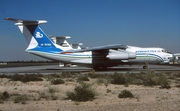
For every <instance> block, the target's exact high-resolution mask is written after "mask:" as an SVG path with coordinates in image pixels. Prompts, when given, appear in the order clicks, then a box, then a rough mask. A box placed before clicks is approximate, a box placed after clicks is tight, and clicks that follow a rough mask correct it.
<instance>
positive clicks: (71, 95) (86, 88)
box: [66, 83, 95, 102]
mask: <svg viewBox="0 0 180 111" xmlns="http://www.w3.org/2000/svg"><path fill="white" fill-rule="evenodd" d="M66 95H67V99H70V100H73V101H80V102H81V101H82V102H85V101H92V100H93V99H95V91H94V90H93V89H92V88H91V86H90V85H89V84H86V83H80V85H79V86H76V87H75V88H74V92H67V93H66Z"/></svg>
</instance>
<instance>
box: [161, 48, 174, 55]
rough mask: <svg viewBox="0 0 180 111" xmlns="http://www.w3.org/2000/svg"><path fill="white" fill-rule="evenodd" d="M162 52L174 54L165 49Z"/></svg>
mask: <svg viewBox="0 0 180 111" xmlns="http://www.w3.org/2000/svg"><path fill="white" fill-rule="evenodd" d="M162 52H164V53H170V54H172V53H171V52H169V51H167V50H165V49H163V50H162Z"/></svg>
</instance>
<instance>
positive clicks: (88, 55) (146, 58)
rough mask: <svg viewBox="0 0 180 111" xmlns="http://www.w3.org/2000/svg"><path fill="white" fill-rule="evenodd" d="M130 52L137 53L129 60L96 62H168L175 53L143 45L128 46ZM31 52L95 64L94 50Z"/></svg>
mask: <svg viewBox="0 0 180 111" xmlns="http://www.w3.org/2000/svg"><path fill="white" fill-rule="evenodd" d="M126 51H128V52H134V53H135V54H136V58H135V59H128V60H118V59H117V60H110V59H108V58H105V59H103V60H102V59H97V60H96V63H99V64H105V65H106V66H115V65H121V64H122V65H123V64H129V65H131V64H144V63H146V62H147V63H149V64H166V63H169V62H170V61H171V58H173V55H172V54H171V53H168V52H167V51H166V50H165V49H163V48H141V47H133V46H128V48H127V49H126ZM28 52H29V53H32V54H35V55H38V56H41V57H44V58H47V59H51V60H56V61H60V62H64V63H72V64H79V65H85V66H92V65H93V58H94V57H92V51H88V52H79V53H65V54H61V53H57V54H52V53H46V52H40V51H28Z"/></svg>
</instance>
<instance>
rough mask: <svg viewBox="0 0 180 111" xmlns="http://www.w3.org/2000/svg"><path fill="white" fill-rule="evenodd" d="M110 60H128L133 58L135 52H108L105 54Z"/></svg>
mask: <svg viewBox="0 0 180 111" xmlns="http://www.w3.org/2000/svg"><path fill="white" fill-rule="evenodd" d="M106 57H107V58H109V59H110V60H128V59H135V58H136V54H135V53H133V52H118V53H117V52H116V53H109V55H107V56H106Z"/></svg>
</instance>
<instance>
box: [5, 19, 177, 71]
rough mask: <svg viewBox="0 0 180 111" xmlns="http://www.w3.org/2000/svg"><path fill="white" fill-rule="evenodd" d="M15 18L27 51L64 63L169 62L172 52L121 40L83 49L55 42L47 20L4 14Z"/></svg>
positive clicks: (96, 65)
mask: <svg viewBox="0 0 180 111" xmlns="http://www.w3.org/2000/svg"><path fill="white" fill-rule="evenodd" d="M5 20H10V21H13V22H15V25H17V26H18V27H19V29H20V31H21V33H22V34H23V35H24V37H25V38H26V39H27V41H28V42H29V46H28V48H27V49H26V52H28V53H30V54H34V55H37V56H40V57H43V58H46V59H49V60H55V61H59V62H62V63H66V64H76V65H82V66H87V67H92V68H93V69H94V70H100V69H107V67H113V66H118V65H133V64H144V66H143V68H147V65H145V64H147V63H148V64H169V63H170V62H173V61H174V55H173V54H172V53H170V52H168V51H167V50H166V49H164V48H154V47H149V48H142V47H134V46H128V45H121V44H113V45H106V46H98V47H92V48H86V49H74V48H72V46H71V45H69V44H67V45H64V44H63V43H62V44H56V43H54V42H53V41H52V40H51V39H50V38H49V37H48V36H47V35H46V34H45V33H44V32H43V30H42V29H41V28H40V26H39V25H40V24H43V23H47V21H46V20H35V21H32V20H22V19H15V18H5Z"/></svg>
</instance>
